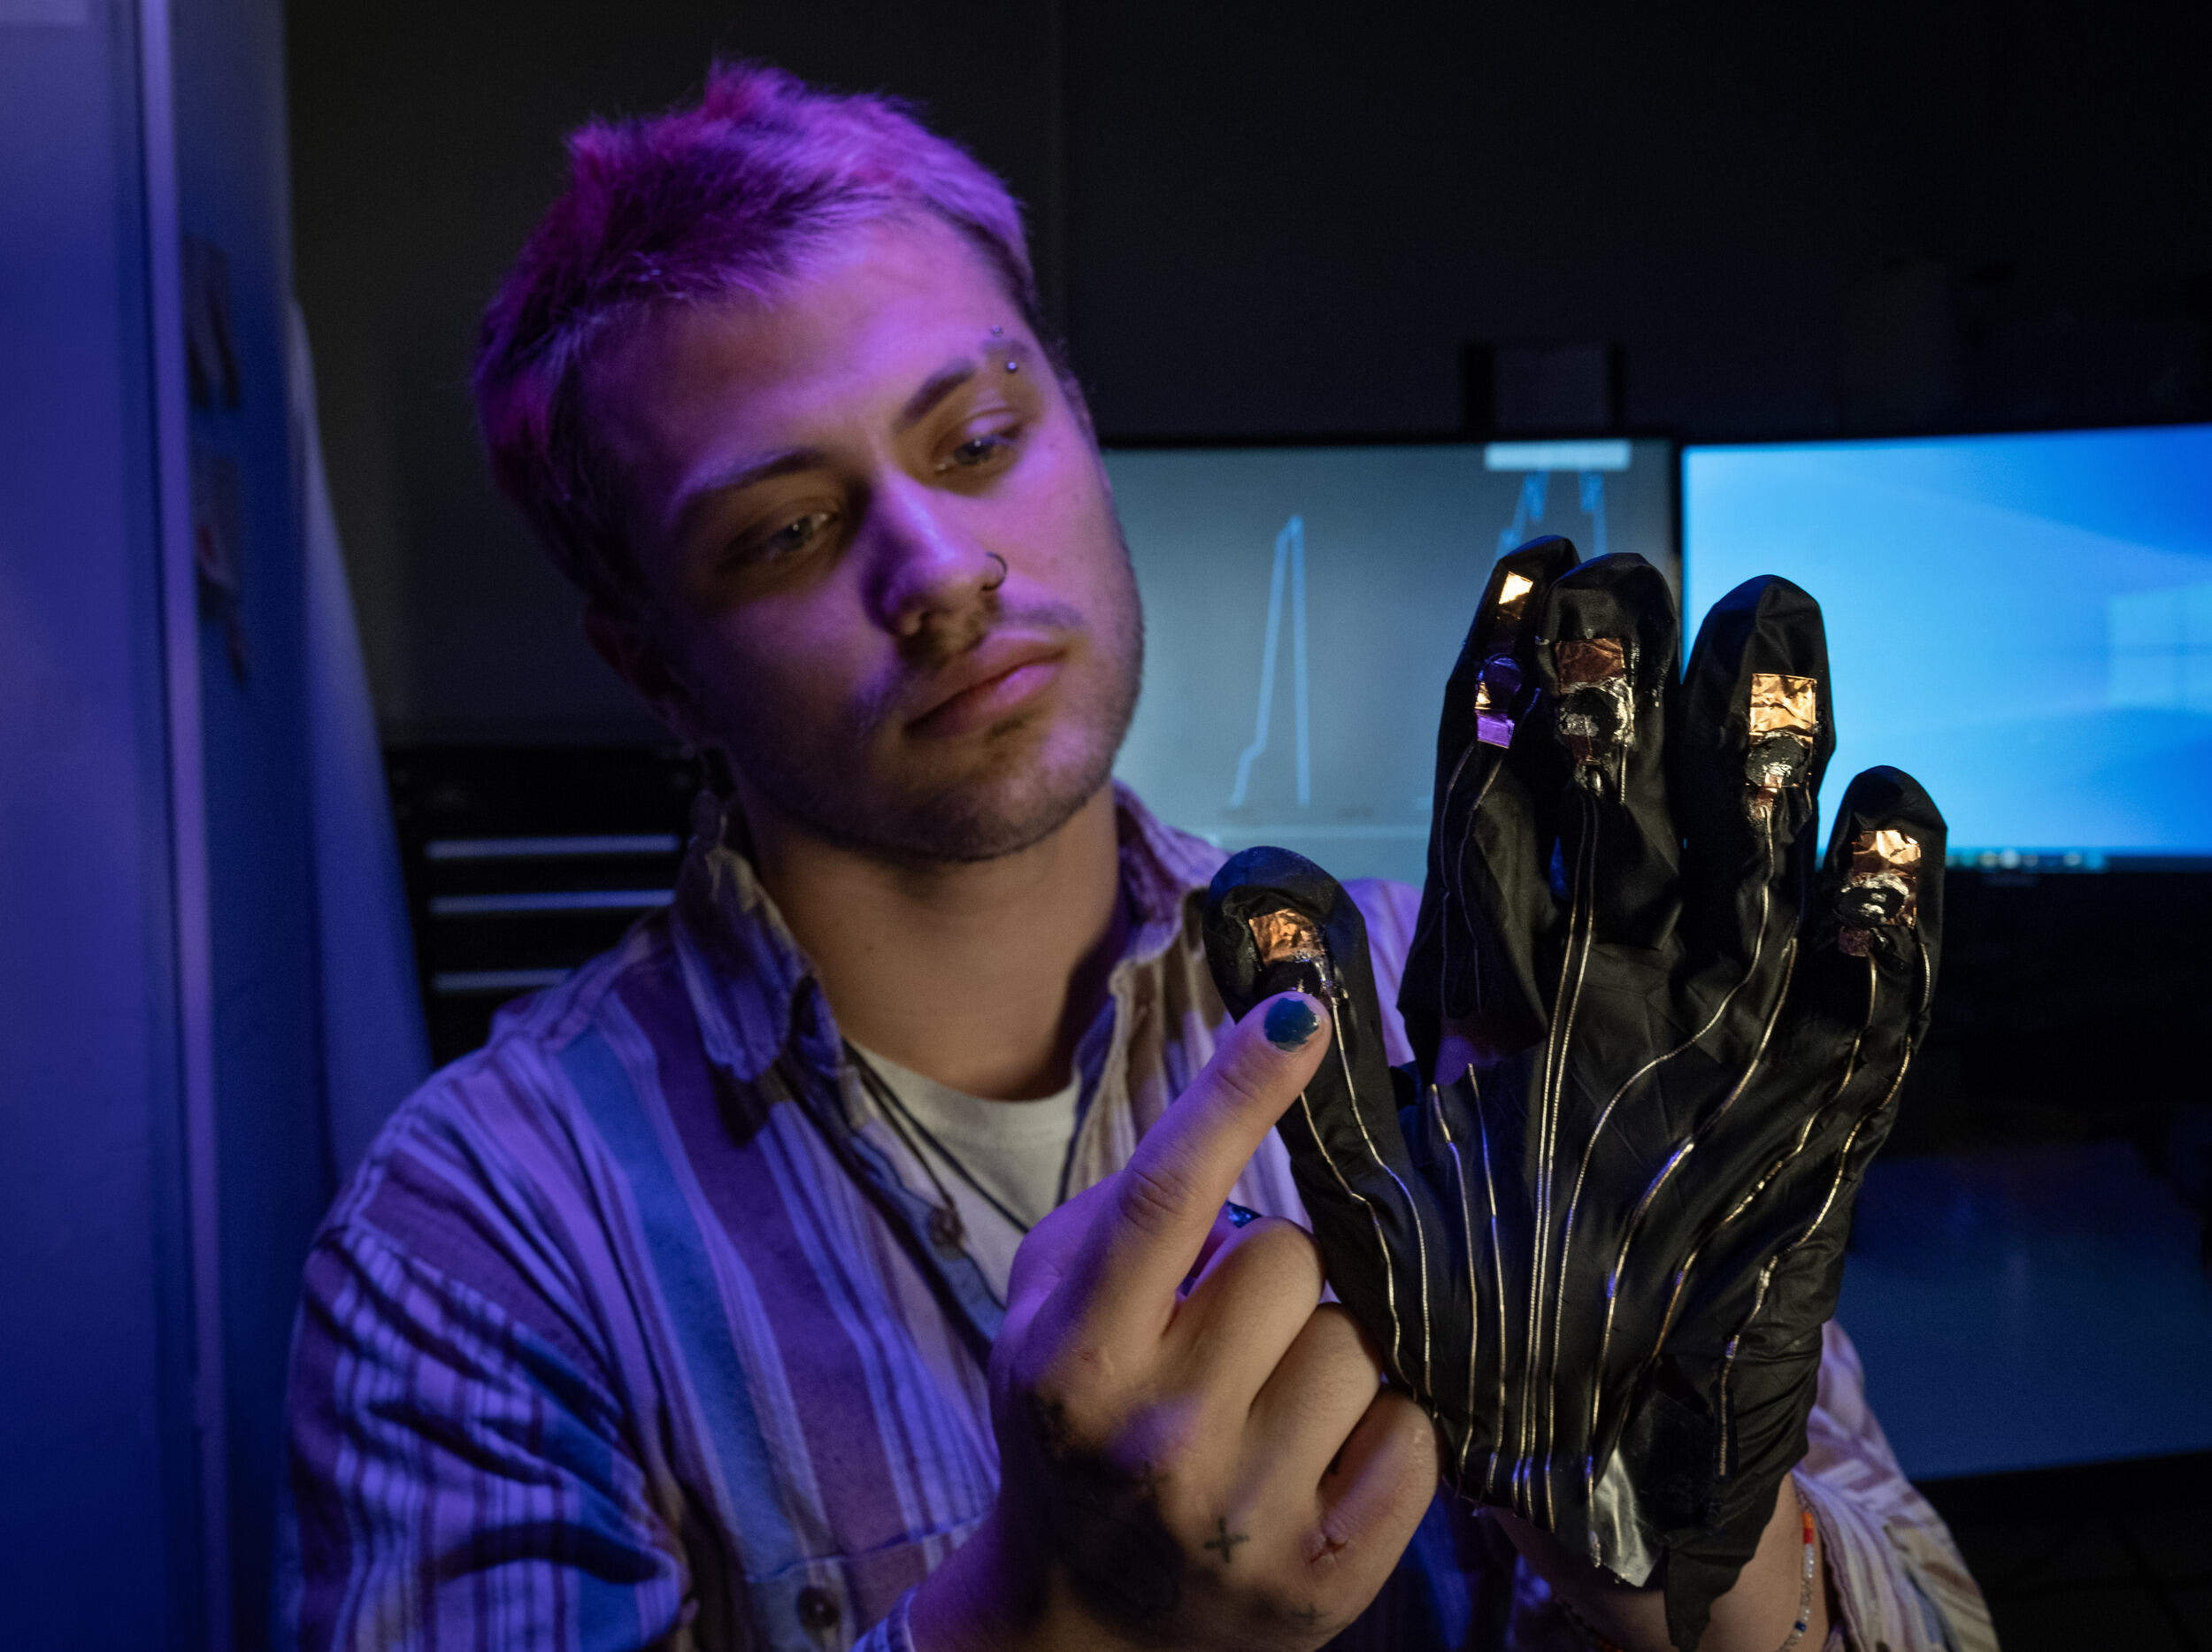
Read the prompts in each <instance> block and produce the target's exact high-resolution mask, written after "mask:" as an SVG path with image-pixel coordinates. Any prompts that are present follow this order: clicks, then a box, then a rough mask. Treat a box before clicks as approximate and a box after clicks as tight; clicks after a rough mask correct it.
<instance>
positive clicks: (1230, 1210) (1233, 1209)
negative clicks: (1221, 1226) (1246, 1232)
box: [1221, 1199, 1260, 1227]
mask: <svg viewBox="0 0 2212 1652" xmlns="http://www.w3.org/2000/svg"><path fill="white" fill-rule="evenodd" d="M1221 1213H1222V1215H1224V1216H1225V1217H1227V1218H1229V1226H1232V1227H1249V1226H1252V1224H1253V1223H1255V1222H1256V1221H1258V1220H1259V1219H1260V1213H1259V1212H1258V1211H1257V1210H1253V1209H1252V1208H1251V1207H1250V1206H1249V1205H1244V1204H1239V1203H1237V1202H1236V1201H1235V1200H1234V1199H1232V1200H1230V1201H1229V1202H1228V1203H1225V1204H1224V1205H1223V1206H1222V1207H1221Z"/></svg>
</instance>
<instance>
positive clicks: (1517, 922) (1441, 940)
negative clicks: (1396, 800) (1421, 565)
mask: <svg viewBox="0 0 2212 1652" xmlns="http://www.w3.org/2000/svg"><path fill="white" fill-rule="evenodd" d="M1575 561H1576V555H1575V548H1574V546H1573V545H1572V544H1571V543H1570V542H1567V541H1566V540H1564V539H1561V538H1559V537H1557V536H1556V535H1552V536H1548V537H1546V538H1543V539H1533V540H1531V541H1529V542H1527V543H1526V544H1525V545H1523V546H1522V547H1521V548H1520V549H1517V550H1515V551H1512V552H1510V553H1509V554H1508V555H1506V556H1504V557H1500V558H1499V559H1498V563H1497V565H1496V566H1495V567H1494V569H1492V570H1491V574H1490V580H1489V583H1488V585H1487V586H1486V587H1485V588H1484V590H1483V594H1482V601H1481V602H1480V603H1479V604H1478V605H1477V607H1476V609H1475V617H1474V619H1473V621H1472V622H1471V625H1470V626H1469V627H1468V631H1467V640H1466V642H1465V643H1464V645H1463V647H1462V648H1461V649H1460V651H1459V661H1458V664H1457V665H1455V666H1454V668H1453V670H1452V675H1451V680H1450V682H1449V684H1448V686H1447V688H1446V689H1445V692H1444V708H1443V712H1442V715H1441V716H1440V718H1439V719H1438V724H1437V734H1436V788H1435V796H1434V801H1433V803H1432V805H1431V812H1430V820H1429V863H1428V880H1427V883H1426V885H1425V887H1424V888H1423V890H1422V893H1421V915H1420V918H1419V920H1418V922H1417V924H1416V926H1415V929H1414V941H1413V945H1412V947H1411V949H1409V953H1408V957H1407V964H1406V972H1405V976H1404V981H1405V985H1404V987H1403V988H1402V990H1401V992H1400V993H1399V995H1398V1008H1399V1010H1400V1012H1401V1013H1402V1015H1403V1016H1404V1018H1405V1024H1406V1035H1407V1037H1408V1039H1409V1041H1411V1043H1412V1047H1413V1051H1414V1057H1415V1061H1416V1063H1417V1066H1418V1068H1419V1070H1420V1071H1421V1072H1423V1073H1425V1074H1427V1075H1430V1076H1432V1077H1433V1078H1436V1079H1438V1080H1450V1079H1452V1078H1455V1077H1456V1076H1458V1075H1457V1073H1456V1072H1440V1070H1439V1050H1440V1044H1441V1041H1442V1040H1443V1037H1444V1035H1445V1033H1446V1030H1447V1029H1448V1028H1449V1029H1453V1030H1454V1032H1455V1035H1456V1036H1458V1037H1460V1038H1463V1039H1465V1040H1466V1041H1468V1042H1470V1043H1471V1044H1472V1045H1473V1046H1474V1047H1475V1048H1476V1049H1482V1050H1488V1049H1520V1048H1523V1047H1525V1046H1526V1045H1528V1044H1531V1043H1533V1042H1534V1041H1536V1040H1537V1039H1539V1038H1540V1037H1541V1036H1542V1035H1543V1029H1544V1026H1545V1021H1546V1018H1547V1008H1546V1006H1547V1003H1548V997H1547V992H1546V987H1545V986H1544V984H1543V983H1544V979H1545V975H1546V972H1545V971H1544V970H1543V969H1542V966H1541V964H1540V956H1541V955H1542V954H1543V953H1544V952H1545V950H1546V949H1547V948H1548V947H1550V946H1553V945H1555V941H1554V939H1553V938H1554V937H1555V934H1556V932H1557V931H1558V929H1559V917H1558V903H1557V902H1556V901H1555V899H1554V897H1553V895H1552V892H1551V877H1550V868H1551V862H1552V856H1553V849H1554V847H1555V841H1556V835H1557V834H1556V825H1555V820H1556V811H1557V798H1558V789H1559V788H1558V782H1557V780H1556V778H1555V774H1554V771H1556V770H1557V769H1558V768H1559V767H1560V761H1559V758H1558V756H1557V753H1556V749H1555V748H1554V747H1553V745H1552V743H1551V741H1550V739H1549V736H1548V733H1547V731H1546V729H1545V728H1544V727H1543V726H1542V725H1543V723H1544V722H1545V720H1546V719H1544V718H1541V717H1540V716H1533V715H1532V712H1534V711H1536V699H1537V694H1538V688H1537V681H1536V675H1535V671H1534V662H1535V657H1536V652H1537V649H1536V636H1537V632H1538V629H1539V626H1540V623H1541V620H1542V618H1543V613H1544V605H1545V601H1546V598H1547V595H1548V593H1549V590H1550V588H1551V586H1552V584H1553V582H1554V581H1555V580H1558V579H1559V578H1560V577H1561V576H1562V575H1563V574H1565V573H1566V572H1567V571H1568V570H1569V569H1571V568H1572V567H1573V566H1574V565H1575Z"/></svg>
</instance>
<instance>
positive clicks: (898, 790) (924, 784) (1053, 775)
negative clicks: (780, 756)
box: [756, 745, 1113, 865]
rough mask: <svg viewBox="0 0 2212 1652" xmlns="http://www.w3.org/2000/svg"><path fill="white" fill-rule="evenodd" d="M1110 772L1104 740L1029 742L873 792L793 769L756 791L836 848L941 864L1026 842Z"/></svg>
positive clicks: (1000, 852) (1036, 839) (1060, 819)
mask: <svg viewBox="0 0 2212 1652" xmlns="http://www.w3.org/2000/svg"><path fill="white" fill-rule="evenodd" d="M1055 757H1057V761H1055V760H1054V759H1055ZM1112 774H1113V749H1112V748H1111V747H1107V748H1106V749H1104V750H1102V751H1098V750H1091V751H1085V752H1081V753H1060V754H1055V753H1053V752H1052V751H1051V750H1050V749H1049V748H1047V749H1043V750H1040V749H1038V748H1037V747H1036V746H1034V745H1032V746H1031V747H1030V748H1029V749H1027V750H1026V751H1025V752H1020V753H1015V752H1011V751H1008V752H1003V753H1002V754H1000V755H999V757H998V758H997V759H996V760H994V761H988V762H986V763H984V764H981V765H977V766H976V767H974V768H970V769H968V770H966V771H965V772H961V773H959V774H957V775H952V776H947V775H942V774H940V775H932V776H928V777H926V778H913V779H909V780H907V782H906V783H905V784H904V785H897V784H887V785H884V786H882V787H881V788H879V789H878V790H876V791H875V793H874V795H853V794H852V793H849V792H842V791H841V792H835V793H832V792H826V791H824V790H822V789H819V788H815V787H812V786H810V785H809V784H807V781H808V780H810V779H811V778H812V777H810V776H802V775H787V776H784V777H783V779H784V781H785V783H784V784H783V785H780V786H776V787H773V788H761V789H764V790H767V791H768V792H769V795H768V796H767V798H766V799H765V801H767V802H768V803H772V805H773V806H774V807H775V808H776V809H777V811H779V812H780V813H782V814H783V815H785V816H786V817H787V818H789V819H790V820H791V822H792V823H793V824H794V825H795V826H799V827H801V828H802V829H803V830H805V831H808V832H810V833H812V834H815V835H816V836H818V837H820V838H823V839H826V841H830V842H833V843H836V844H838V845H840V846H841V847H843V848H846V849H853V850H856V851H857V852H859V853H861V854H864V855H867V856H870V857H873V858H876V859H880V860H885V861H890V862H894V863H896V864H903V865H946V864H972V863H975V862H979V861H990V860H999V859H1002V858H1003V857H1006V856H1009V855H1018V854H1019V853H1021V852H1022V851H1023V850H1024V849H1032V848H1034V847H1035V846H1036V845H1037V844H1039V843H1041V842H1043V841H1045V840H1046V839H1047V838H1048V837H1050V836H1051V835H1052V834H1054V833H1055V832H1057V831H1058V830H1059V829H1060V828H1061V827H1062V826H1065V825H1066V824H1067V823H1068V822H1069V821H1070V820H1071V819H1072V818H1074V817H1075V815H1076V813H1077V812H1078V811H1079V810H1081V809H1082V807H1083V805H1084V804H1086V803H1088V802H1089V801H1090V800H1091V799H1092V798H1093V797H1094V796H1096V795H1098V793H1099V790H1100V789H1101V788H1102V787H1104V786H1105V785H1106V784H1107V782H1108V781H1109V780H1110V779H1111V777H1112ZM759 778H760V777H759V776H758V775H757V772H756V780H758V779H759Z"/></svg>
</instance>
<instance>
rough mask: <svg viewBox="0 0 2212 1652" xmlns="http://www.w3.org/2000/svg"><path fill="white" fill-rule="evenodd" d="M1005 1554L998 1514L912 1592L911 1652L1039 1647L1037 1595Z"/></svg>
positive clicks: (909, 1617)
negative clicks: (912, 1648) (912, 1649)
mask: <svg viewBox="0 0 2212 1652" xmlns="http://www.w3.org/2000/svg"><path fill="white" fill-rule="evenodd" d="M1022 1572H1023V1568H1022V1567H1020V1566H1019V1565H1018V1563H1017V1561H1016V1559H1015V1557H1014V1556H1012V1555H1010V1553H1009V1552H1008V1546H1007V1544H1006V1541H1005V1538H1004V1533H1003V1528H1002V1525H1001V1524H1000V1520H999V1516H998V1511H997V1510H993V1511H992V1512H991V1513H990V1514H989V1515H987V1516H986V1517H985V1518H984V1521H983V1524H982V1525H979V1526H978V1527H977V1528H976V1529H975V1530H974V1532H972V1533H970V1534H969V1537H968V1540H967V1541H965V1542H964V1543H962V1544H961V1545H960V1547H959V1548H956V1549H955V1550H953V1552H952V1554H951V1555H950V1556H948V1557H947V1559H946V1560H945V1562H944V1564H942V1565H940V1566H939V1567H938V1568H937V1569H936V1570H935V1571H932V1572H931V1573H930V1574H929V1576H928V1577H926V1578H925V1579H922V1582H921V1586H920V1587H918V1588H917V1589H916V1590H915V1591H914V1598H913V1600H912V1601H911V1602H910V1603H909V1604H908V1606H907V1632H908V1634H909V1635H910V1638H911V1639H912V1641H913V1645H914V1652H983V1648H992V1647H1006V1648H1027V1647H1031V1646H1034V1645H1037V1644H1039V1642H1038V1640H1037V1635H1036V1630H1037V1628H1038V1626H1039V1624H1038V1620H1039V1619H1040V1618H1041V1616H1042V1613H1041V1605H1042V1601H1041V1598H1040V1597H1041V1593H1042V1591H1041V1590H1039V1589H1037V1588H1036V1587H1033V1585H1032V1584H1031V1583H1030V1581H1029V1579H1025V1577H1024V1576H1023V1575H1022Z"/></svg>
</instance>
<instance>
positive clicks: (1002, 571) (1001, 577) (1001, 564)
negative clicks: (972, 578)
mask: <svg viewBox="0 0 2212 1652" xmlns="http://www.w3.org/2000/svg"><path fill="white" fill-rule="evenodd" d="M983 554H984V555H985V556H987V557H989V558H990V559H991V560H992V561H993V562H995V563H996V564H998V578H997V579H995V580H991V581H990V582H989V583H988V584H987V585H985V586H984V587H983V589H985V590H987V591H995V590H996V589H998V588H999V587H1000V586H1002V585H1003V584H1005V583H1006V575H1007V566H1006V558H1005V557H1002V556H1000V555H999V554H998V552H996V551H995V550H987V551H985V552H984V553H983Z"/></svg>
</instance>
